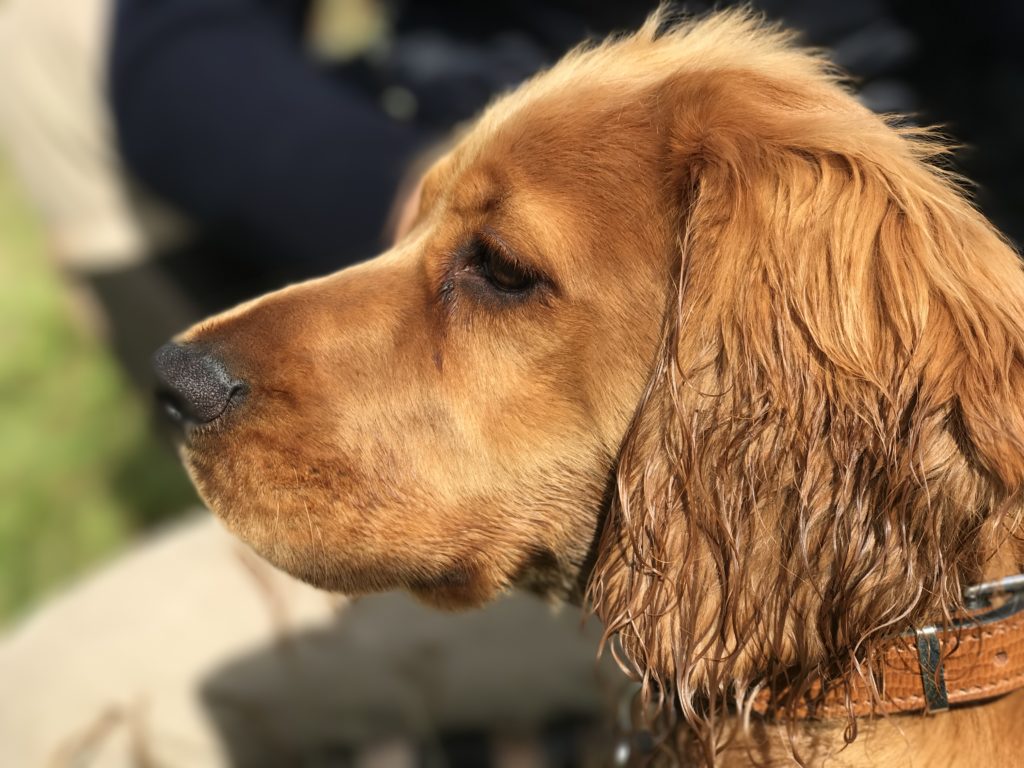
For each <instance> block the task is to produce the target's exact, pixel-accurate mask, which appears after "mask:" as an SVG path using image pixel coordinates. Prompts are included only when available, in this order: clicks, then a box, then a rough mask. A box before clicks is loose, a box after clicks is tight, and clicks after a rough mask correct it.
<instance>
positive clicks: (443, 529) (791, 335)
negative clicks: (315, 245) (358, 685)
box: [163, 13, 1024, 744]
mask: <svg viewBox="0 0 1024 768" xmlns="http://www.w3.org/2000/svg"><path fill="white" fill-rule="evenodd" d="M942 151H943V150H942V148H941V147H940V146H938V145H937V144H936V143H935V142H934V140H933V139H932V138H931V137H930V136H929V135H928V134H927V133H926V132H921V131H917V130H914V129H898V128H894V127H893V126H891V125H889V124H887V123H886V122H885V121H884V120H882V119H880V118H879V117H877V116H875V115H873V114H871V113H870V112H869V111H868V110H866V109H864V108H863V107H862V106H860V105H859V104H858V103H857V102H856V101H855V100H854V99H853V98H852V97H851V96H850V95H849V94H848V93H847V92H846V91H845V90H843V89H842V88H841V87H839V86H838V85H837V84H836V82H835V80H834V78H833V77H832V76H831V75H830V73H829V69H828V67H827V65H826V64H825V63H824V62H823V61H822V60H821V59H820V58H818V57H816V56H814V55H812V54H809V53H807V52H805V51H802V50H800V49H798V48H795V47H794V46H793V45H792V42H791V40H790V38H789V37H788V36H787V35H786V34H784V33H780V32H779V31H778V30H774V29H771V28H768V27H765V26H764V25H763V24H762V23H760V22H758V21H756V20H752V19H751V18H749V17H748V16H746V15H744V14H743V13H733V14H725V15H719V16H713V17H710V18H709V19H707V20H704V21H701V22H697V23H690V24H685V25H683V26H682V27H680V28H678V29H677V30H674V31H668V32H665V31H664V30H662V25H661V21H660V20H659V18H655V19H653V20H652V21H651V22H649V23H648V24H647V25H646V26H645V27H644V29H642V30H641V31H640V32H639V33H637V35H635V36H632V37H629V38H625V39H622V40H618V41H614V42H610V43H607V44H605V45H603V46H599V47H597V48H595V49H591V50H587V51H583V52H578V53H576V54H574V55H572V56H571V57H570V58H569V59H568V60H567V61H565V62H563V63H562V64H559V65H558V66H556V67H555V68H554V69H553V70H551V71H550V72H548V73H546V74H544V75H542V76H540V77H539V78H538V79H537V80H535V81H533V82H531V83H530V84H528V85H527V86H526V87H525V88H524V89H523V90H521V91H519V92H517V93H516V94H513V95H511V96H509V97H506V98H505V99H503V100H502V101H500V102H498V104H497V105H496V106H495V107H493V108H492V109H491V110H489V111H488V113H487V114H485V116H484V117H483V118H482V119H481V121H480V122H479V123H478V124H477V125H476V126H475V127H474V128H473V129H472V130H471V131H469V133H468V134H467V135H466V136H465V137H464V138H463V139H462V141H461V142H460V143H459V144H458V146H457V147H456V148H455V149H454V150H453V151H452V152H451V153H450V154H449V155H448V156H447V157H445V158H444V159H442V160H441V161H440V162H439V163H438V164H437V165H436V166H435V167H434V168H433V169H432V170H431V171H430V172H429V173H428V174H427V176H426V178H425V180H424V182H423V187H422V195H421V206H420V211H419V214H418V215H417V217H416V219H415V221H414V222H413V224H412V226H411V229H410V230H409V231H408V233H406V234H405V236H404V237H403V238H402V239H401V241H400V242H399V243H398V244H397V245H396V246H395V247H394V248H393V249H392V250H390V251H388V252H387V253H385V254H384V255H382V256H380V257H378V258H377V259H374V260H372V261H370V262H367V263H366V264H363V265H361V266H358V267H355V268H352V269H348V270H345V271H343V272H340V273H338V274H336V275H333V276H330V277H327V278H324V279H321V280H316V281H313V282H310V283H306V284H302V285H298V286H294V287H290V288H286V289H284V290H282V291H279V292H277V293H274V294H271V295H269V296H265V297H263V298H261V299H257V300H256V301H254V302H251V303H249V304H246V305H243V306H242V307H239V308H237V309H235V310H233V311H231V312H228V313H225V314H224V315H222V316H219V317H215V318H213V319H211V320H208V321H206V322H204V323H202V324H200V325H199V326H197V327H196V328H194V329H192V330H190V331H189V332H187V333H186V334H185V335H184V336H183V337H182V339H181V341H183V342H185V343H186V344H187V345H188V346H187V347H185V348H181V347H178V348H173V349H172V350H171V351H170V352H169V353H167V357H166V359H165V360H164V361H163V363H164V365H163V367H164V369H165V371H170V372H171V378H175V379H176V380H177V384H178V385H179V386H178V388H179V390H180V389H181V388H182V387H181V386H180V385H181V384H182V378H183V377H184V379H188V375H187V373H188V372H189V371H205V372H206V379H205V381H206V384H204V385H203V386H207V385H208V386H207V389H204V388H203V386H200V387H199V388H198V389H195V388H194V387H193V390H194V391H193V393H192V394H193V395H194V397H193V398H192V399H193V406H194V407H193V410H194V413H195V414H197V415H198V417H199V418H197V419H196V421H200V422H203V423H202V424H199V425H198V426H193V427H192V428H191V429H189V430H188V439H187V446H186V448H185V457H186V461H187V463H188V466H189V468H190V471H191V472H192V475H193V477H194V478H195V480H196V483H197V484H198V486H199V488H200V489H201V491H202V493H203V495H204V497H205V498H206V499H207V501H208V502H209V503H210V505H211V507H212V508H213V509H214V510H216V512H217V513H218V514H219V515H220V516H221V517H222V518H223V519H224V520H225V521H227V523H228V525H229V526H230V527H231V528H232V529H233V530H235V531H236V532H237V533H238V534H239V535H240V536H241V537H243V538H244V539H245V540H246V541H248V542H249V543H250V544H251V545H252V546H253V547H254V548H255V549H256V550H258V551H259V552H260V553H262V554H263V555H264V556H266V557H267V558H268V559H269V560H271V561H272V562H274V563H276V564H277V565H279V566H280V567H282V568H284V569H286V570H288V571H290V572H292V573H293V574H295V575H297V576H300V577H301V578H304V579H306V580H308V581H311V582H312V583H314V584H319V585H321V586H325V587H329V588H334V589H339V590H344V591H356V592H360V591H367V590H379V589H390V588H405V589H409V590H412V591H413V592H415V593H417V594H419V595H421V596H422V597H424V598H425V599H428V600H431V601H433V602H435V603H437V604H440V605H450V606H457V605H469V604H476V603H479V602H482V601H484V600H486V599H488V598H490V597H492V596H493V595H494V594H495V593H496V592H498V591H500V590H501V589H504V588H506V587H508V586H512V585H520V586H526V587H529V588H533V589H535V590H538V591H541V592H546V593H549V594H554V595H559V596H563V597H564V596H570V597H579V596H580V590H581V588H582V586H584V582H587V583H586V586H587V589H588V594H589V597H590V600H591V604H592V606H593V607H594V609H595V610H596V612H597V613H598V614H599V615H600V617H601V618H602V620H604V622H605V624H606V628H607V631H608V633H610V634H611V633H615V634H618V635H619V637H620V639H621V641H622V647H623V649H624V650H625V653H626V655H627V656H628V657H629V661H630V662H631V663H633V664H634V665H635V666H636V667H637V668H638V669H639V671H641V672H642V673H643V674H644V676H645V679H646V680H648V681H654V682H655V683H656V684H657V685H656V686H654V687H652V688H650V689H648V691H649V692H650V691H661V692H664V693H670V692H671V693H674V694H675V695H676V696H677V697H678V701H679V703H680V704H681V707H682V711H683V712H684V714H685V716H686V717H687V718H688V719H689V720H690V721H691V722H698V721H700V720H701V719H702V718H703V717H705V716H707V719H706V721H705V722H711V721H713V720H714V713H715V712H716V711H722V710H723V708H725V707H726V706H727V705H726V704H725V703H723V702H726V701H727V700H733V701H735V700H736V698H737V697H739V698H741V699H742V698H743V697H744V696H748V695H749V694H750V692H751V691H753V690H756V688H757V686H758V685H764V686H768V687H774V686H775V685H776V683H777V682H779V681H782V683H779V685H780V686H781V688H780V689H779V692H780V696H782V698H781V699H780V706H782V707H789V706H796V704H797V703H798V702H799V701H802V697H804V696H805V694H807V692H808V691H809V690H810V689H811V685H812V681H813V680H815V679H818V678H820V677H821V676H822V675H825V676H827V677H828V676H831V677H832V678H834V679H835V680H839V681H844V680H848V679H849V676H850V675H851V674H867V675H870V674H871V672H872V660H873V659H874V658H876V656H877V653H878V652H879V649H880V648H882V647H883V645H884V642H885V641H886V640H887V638H889V637H891V636H892V635H894V634H898V633H899V632H902V631H905V630H906V629H907V628H908V626H913V625H915V623H916V624H922V623H931V622H934V621H937V620H940V619H941V618H942V617H943V616H948V615H949V614H948V611H949V610H950V606H951V605H954V606H955V605H956V604H957V601H958V600H959V599H960V597H959V594H960V587H961V585H963V584H965V583H969V582H970V580H972V579H974V578H976V577H977V576H978V575H979V574H981V573H982V572H983V570H984V569H985V567H986V559H987V558H988V557H989V556H990V555H991V553H992V552H993V551H994V548H995V547H994V545H993V543H992V542H994V541H996V540H997V539H998V536H999V531H1000V530H1004V529H1006V528H1012V526H1013V525H1014V524H1015V521H1016V520H1017V519H1018V518H1019V515H1020V509H1021V503H1020V500H1021V498H1022V496H1024V409H1022V407H1021V401H1020V395H1019V393H1020V391H1022V389H1024V320H1022V318H1024V275H1022V271H1021V266H1020V263H1019V261H1018V260H1017V258H1016V256H1015V254H1014V253H1013V252H1012V251H1011V249H1010V248H1008V247H1007V245H1006V243H1005V242H1004V241H1003V240H1002V239H1001V238H1000V237H999V235H998V234H997V233H996V232H995V231H994V230H993V229H992V228H991V226H990V225H989V224H988V223H987V222H986V221H985V220H984V219H983V218H982V217H981V216H980V215H979V214H978V213H977V212H976V211H975V210H974V209H973V208H972V207H971V206H970V204H969V203H967V202H966V201H965V200H964V199H963V198H962V196H961V195H960V194H959V193H958V191H957V190H956V189H955V187H954V185H953V184H952V183H951V182H950V180H949V178H948V175H946V174H944V173H943V172H942V171H940V170H936V169H935V167H934V166H933V165H932V164H931V163H930V159H931V158H932V157H933V156H934V155H936V154H940V153H941V152H942ZM188 350H191V351H188ZM183 371H184V372H185V373H182V372H183ZM211 382H212V383H211ZM186 384H187V382H186ZM189 386H191V385H189ZM211 388H212V389H211ZM185 389H186V390H187V389H188V386H185ZM208 390H209V391H208ZM210 391H212V392H214V395H217V393H219V396H214V395H210ZM787 697H788V698H787ZM670 698H671V697H670V696H669V697H666V698H664V699H662V701H667V700H670ZM709 713H710V714H709ZM704 734H705V735H706V736H707V743H708V744H711V743H712V742H713V741H714V734H713V728H712V727H711V726H709V727H708V728H707V729H705V731H704Z"/></svg>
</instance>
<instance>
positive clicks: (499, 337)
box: [182, 88, 675, 605]
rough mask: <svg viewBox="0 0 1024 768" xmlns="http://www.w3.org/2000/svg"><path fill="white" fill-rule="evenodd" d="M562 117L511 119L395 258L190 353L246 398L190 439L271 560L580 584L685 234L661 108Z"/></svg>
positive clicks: (426, 185) (222, 328) (197, 473)
mask: <svg viewBox="0 0 1024 768" xmlns="http://www.w3.org/2000/svg"><path fill="white" fill-rule="evenodd" d="M564 109H565V105H564V104H563V103H562V102H561V101H560V100H557V99H555V98H552V97H549V98H536V99H531V100H529V101H528V102H527V103H517V102H513V103H507V104H504V105H500V106H499V107H497V108H496V109H495V110H494V111H493V112H492V113H491V115H490V116H489V117H488V119H487V120H486V121H484V123H483V124H481V125H480V126H478V127H477V128H476V129H475V130H474V131H472V132H470V133H469V134H468V135H467V136H466V137H465V138H464V140H463V141H461V142H460V143H459V145H458V146H457V147H456V148H455V149H454V150H453V151H452V152H451V153H450V154H449V155H448V156H446V157H444V158H443V159H442V160H440V161H439V162H438V163H437V164H436V165H435V166H434V167H433V169H432V170H431V171H430V172H429V173H428V174H427V175H426V177H425V179H424V182H423V185H422V194H421V204H420V211H419V214H418V216H417V218H416V221H415V223H414V225H413V227H412V229H411V231H410V232H408V234H407V235H406V236H405V237H403V238H402V240H401V241H400V242H399V243H398V244H397V245H396V246H395V247H394V248H392V249H391V250H390V251H388V252H386V253H384V254H383V255H381V256H379V257H377V258H375V259H373V260H371V261H369V262H367V263H365V264H362V265H359V266H357V267H354V268H351V269H347V270H344V271H342V272H339V273H337V274H335V275H332V276H329V277H326V278H323V279H320V280H316V281H313V282H309V283H305V284H302V285H296V286H292V287H289V288H285V289H284V290H281V291H278V292H276V293H273V294H270V295H268V296H264V297H262V298H260V299H257V300H256V301H254V302H251V303H249V304H246V305H244V306H242V307H239V308H237V309H235V310H232V311H230V312H227V313H225V314H224V315H221V316H218V317H214V318H212V319H210V320H208V321H206V322H204V323H202V324H200V325H199V326H197V327H196V328H194V329H192V330H190V331H189V332H188V333H186V334H185V335H184V337H183V338H182V341H184V342H188V343H194V344H198V345H202V347H203V348H204V349H205V350H207V351H208V352H209V353H210V354H212V355H213V356H215V357H216V358H218V359H219V361H220V362H221V363H222V364H223V366H224V367H225V368H226V369H227V371H229V372H230V375H231V376H232V377H233V378H234V379H236V380H239V381H240V382H244V387H245V394H244V396H243V397H240V398H236V399H235V400H234V401H233V402H232V404H231V407H230V408H228V409H227V410H226V411H225V412H224V413H223V414H222V415H221V416H220V417H219V418H217V419H216V420H215V421H212V422H211V423H209V424H206V425H203V426H200V427H198V428H192V429H190V430H189V435H188V440H187V446H186V448H185V451H184V455H185V459H186V462H187V465H188V467H189V469H190V471H191V473H192V476H193V477H194V479H195V482H196V484H197V485H198V487H199V489H200V490H201V492H202V494H203V496H204V498H205V499H206V500H207V501H208V503H209V504H210V506H211V507H212V508H213V509H214V510H215V511H216V512H217V513H218V514H219V515H220V516H221V517H222V518H223V519H224V520H225V521H226V522H227V524H228V525H229V526H230V528H231V529H232V530H233V531H235V532H236V533H237V534H238V535H239V536H241V537H242V538H243V539H245V540H246V541H248V542H249V543H250V544H251V545H252V546H253V547H254V548H255V549H256V550H257V551H258V552H259V553H261V554H262V555H263V556H265V557H266V558H267V559H269V560H270V561H271V562H273V563H275V564H276V565H278V566H280V567H281V568H283V569H285V570H287V571H289V572H291V573H293V574H294V575H296V576H299V577H301V578H303V579H305V580H307V581H309V582H311V583H313V584H316V585H319V586H322V587H327V588H331V589H337V590H341V591H346V592H352V591H355V592H362V591H367V590H380V589H392V588H405V589H410V590H413V591H415V592H416V593H418V594H420V595H422V596H423V597H425V598H427V599H429V600H431V601H435V602H437V603H441V604H449V605H459V604H475V603H480V602H481V601H483V600H486V599H488V598H491V597H493V596H494V594H495V593H496V592H497V591H498V590H500V589H503V588H506V587H507V586H509V585H514V584H519V585H524V586H528V587H530V588H533V589H537V590H541V591H545V592H554V593H556V594H559V595H561V596H566V595H567V594H569V593H571V592H573V591H578V590H577V589H576V587H577V584H576V581H577V576H578V574H579V572H580V569H581V567H582V566H583V563H584V561H585V559H586V558H587V555H588V552H589V550H590V548H591V543H592V541H593V540H594V537H595V532H596V528H597V524H598V517H599V514H600V511H601V510H602V508H603V507H604V506H605V505H606V502H607V494H608V492H609V481H610V478H611V476H612V468H613V465H614V460H615V455H616V453H617V451H618V446H619V443H620V442H621V439H622V435H623V433H624V431H625V429H626V426H627V424H628V421H629V419H630V417H631V415H632V412H633V410H634V409H635V407H636V403H637V401H638V399H639V396H640V392H641V390H642V387H643V384H644V381H645V379H646V377H647V373H648V370H649V367H650V363H651V360H652V359H653V356H654V351H655V348H656V345H657V338H658V331H659V324H660V321H661V317H662V314H663V310H664V305H665V297H666V294H667V291H668V286H669V279H668V269H669V260H668V259H667V258H666V254H668V253H670V252H671V251H672V250H673V248H674V245H673V238H674V237H675V231H674V230H673V229H672V228H670V227H669V226H668V225H667V223H666V222H667V221H668V220H669V210H668V209H669V207H673V208H674V206H670V204H669V202H668V196H667V195H665V194H662V191H661V190H659V187H658V185H657V184H655V183H652V180H653V179H655V178H656V176H657V174H659V173H660V169H659V166H658V157H657V147H656V143H655V142H654V141H652V138H653V137H652V135H651V133H650V130H651V118H650V113H646V114H643V115H634V116H633V117H632V118H631V119H630V118H623V117H622V116H621V115H620V114H619V112H621V109H622V107H621V106H620V105H619V104H617V103H615V102H614V101H613V102H609V99H608V98H607V94H605V93H603V92H602V90H601V89H599V88H598V89H595V90H594V91H593V92H590V93H581V94H578V95H577V97H576V98H575V99H574V101H573V110H572V119H571V120H568V121H567V120H565V111H564ZM610 120H617V121H618V125H619V129H618V130H616V131H614V132H609V131H608V130H607V129H606V125H607V124H608V122H609V121H610ZM577 148H578V149H577Z"/></svg>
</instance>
